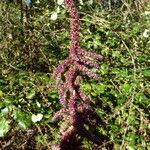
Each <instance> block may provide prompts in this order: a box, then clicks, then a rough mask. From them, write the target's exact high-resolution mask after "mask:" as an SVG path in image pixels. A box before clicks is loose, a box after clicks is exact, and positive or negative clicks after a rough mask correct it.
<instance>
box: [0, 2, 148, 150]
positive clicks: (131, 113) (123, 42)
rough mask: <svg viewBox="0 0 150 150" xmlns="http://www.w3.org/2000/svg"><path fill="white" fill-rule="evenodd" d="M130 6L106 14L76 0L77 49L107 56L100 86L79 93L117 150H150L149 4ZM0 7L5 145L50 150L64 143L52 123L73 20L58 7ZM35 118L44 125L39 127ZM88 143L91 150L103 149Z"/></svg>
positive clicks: (0, 116) (0, 117) (0, 114)
mask: <svg viewBox="0 0 150 150" xmlns="http://www.w3.org/2000/svg"><path fill="white" fill-rule="evenodd" d="M131 3H132V2H130V3H129V1H126V3H123V4H122V7H119V5H118V4H117V6H116V8H115V10H113V7H114V4H113V6H112V7H111V9H112V10H109V11H106V10H107V9H103V8H104V7H103V6H102V4H103V3H100V2H98V1H86V2H85V1H82V0H80V1H78V8H79V10H80V16H81V23H82V26H81V33H80V37H81V40H80V43H81V45H82V47H83V48H86V49H89V50H91V51H96V52H97V53H100V54H102V55H103V56H104V61H103V63H101V69H99V70H96V71H97V72H98V74H99V75H100V76H101V80H100V82H99V83H97V82H95V81H93V80H90V81H83V82H82V88H83V90H84V91H85V92H86V93H87V94H88V95H89V96H90V97H91V98H92V101H93V102H94V103H95V105H96V108H95V109H96V111H97V113H98V114H99V115H100V116H101V118H102V120H103V121H104V122H105V123H106V127H105V129H103V128H99V131H100V132H101V133H103V134H105V135H107V136H109V137H110V139H111V140H112V142H113V143H114V149H115V150H118V149H121V150H125V149H129V150H146V149H150V144H149V143H150V142H149V134H150V121H149V117H150V114H149V109H150V82H149V79H150V68H149V67H148V66H149V62H150V59H149V54H150V53H149V52H150V40H149V37H150V21H149V20H150V12H149V7H150V3H149V2H147V3H145V4H144V3H142V1H140V0H138V1H135V2H134V3H132V5H131ZM0 8H1V11H2V13H1V14H0V18H1V19H0V24H1V33H0V40H1V45H0V48H1V50H0V140H2V141H3V142H6V143H7V144H6V145H7V146H6V147H5V148H7V149H10V148H11V147H13V148H14V149H17V147H16V145H17V144H16V141H17V142H19V143H20V144H22V145H25V144H24V143H23V141H21V139H22V138H21V137H22V135H25V136H26V139H25V140H26V141H25V142H27V141H28V139H29V141H33V143H34V144H33V145H34V146H35V147H36V148H37V149H40V148H42V147H43V146H44V147H45V149H48V148H49V146H50V144H51V143H57V142H58V141H59V139H58V137H59V135H58V134H57V125H56V124H54V123H52V121H51V117H52V115H53V114H54V112H56V111H57V110H59V109H60V108H61V105H60V103H59V98H58V93H57V89H56V88H55V86H54V84H55V82H54V79H52V78H51V73H52V72H53V70H54V68H55V67H56V66H57V65H58V63H59V62H60V61H62V60H64V59H65V58H66V57H67V56H68V48H69V44H70V41H69V17H68V14H67V12H66V9H64V6H63V4H61V1H59V3H57V1H48V0H44V1H38V0H35V1H34V2H33V3H32V5H26V4H25V3H24V1H23V3H22V4H21V3H20V1H17V0H13V1H9V0H8V1H5V0H2V1H1V2H0ZM106 8H107V7H106ZM38 114H41V115H42V118H41V119H39V118H36V119H37V120H36V121H35V122H34V121H33V116H34V117H39V115H38ZM34 119H35V118H34ZM38 119H39V120H38ZM31 131H33V132H31ZM30 132H31V133H30ZM31 134H32V135H33V136H32V138H31V137H30V136H31ZM12 136H14V137H15V138H17V140H14V141H13V139H12ZM9 140H10V141H11V140H12V141H11V142H9ZM27 143H28V142H27ZM48 143H50V144H48ZM83 143H84V147H86V148H88V149H93V150H94V149H102V148H103V147H105V143H104V144H103V145H102V146H101V147H99V148H98V147H96V146H95V145H92V143H89V142H88V141H86V140H84V142H83ZM27 145H32V144H27ZM0 146H2V145H0ZM39 147H40V148H39ZM0 149H4V147H3V146H2V147H0ZM18 149H19V148H18ZM26 149H30V148H29V147H26Z"/></svg>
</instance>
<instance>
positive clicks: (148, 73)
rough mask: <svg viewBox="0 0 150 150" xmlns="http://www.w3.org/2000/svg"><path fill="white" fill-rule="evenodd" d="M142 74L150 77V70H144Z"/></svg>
mask: <svg viewBox="0 0 150 150" xmlns="http://www.w3.org/2000/svg"><path fill="white" fill-rule="evenodd" d="M142 74H143V75H144V76H146V77H150V70H144V71H142Z"/></svg>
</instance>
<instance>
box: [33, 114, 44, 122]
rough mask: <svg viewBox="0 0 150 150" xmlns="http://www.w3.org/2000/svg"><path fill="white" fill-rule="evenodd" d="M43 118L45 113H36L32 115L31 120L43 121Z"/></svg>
mask: <svg viewBox="0 0 150 150" xmlns="http://www.w3.org/2000/svg"><path fill="white" fill-rule="evenodd" d="M42 118H43V114H37V115H34V114H32V117H31V120H32V122H34V123H35V122H38V121H41V120H42Z"/></svg>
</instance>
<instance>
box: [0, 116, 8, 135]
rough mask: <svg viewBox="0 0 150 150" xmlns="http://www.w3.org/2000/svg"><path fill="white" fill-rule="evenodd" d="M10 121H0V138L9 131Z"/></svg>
mask: <svg viewBox="0 0 150 150" xmlns="http://www.w3.org/2000/svg"><path fill="white" fill-rule="evenodd" d="M9 123H10V121H8V120H6V119H5V118H1V119H0V137H3V136H4V135H5V134H6V133H7V132H8V131H9V129H10V125H9Z"/></svg>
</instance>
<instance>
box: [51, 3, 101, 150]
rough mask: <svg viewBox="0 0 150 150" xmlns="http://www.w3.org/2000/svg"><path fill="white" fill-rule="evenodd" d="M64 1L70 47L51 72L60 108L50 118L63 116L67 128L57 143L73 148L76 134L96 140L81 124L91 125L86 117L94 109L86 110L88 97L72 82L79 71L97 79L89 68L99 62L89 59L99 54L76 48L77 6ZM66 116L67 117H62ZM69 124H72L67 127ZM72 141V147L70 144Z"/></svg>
mask: <svg viewBox="0 0 150 150" xmlns="http://www.w3.org/2000/svg"><path fill="white" fill-rule="evenodd" d="M65 5H66V6H67V8H68V10H69V13H70V16H71V33H70V34H71V36H70V37H71V48H70V56H69V57H68V58H67V59H66V60H65V61H64V62H62V63H61V64H60V65H59V66H58V67H57V68H56V70H55V72H54V73H53V76H54V77H55V78H56V82H57V86H58V88H59V99H60V103H61V104H62V106H63V108H62V109H61V110H60V111H59V112H57V113H56V114H55V115H54V117H53V121H55V120H58V118H64V122H65V121H66V122H67V125H68V130H66V131H65V133H63V134H62V139H61V142H60V145H59V146H57V147H58V149H60V150H67V148H66V147H68V149H70V150H71V149H75V150H76V149H78V148H79V147H80V146H81V142H80V141H78V140H79V139H77V138H76V136H77V135H79V136H82V137H84V136H85V137H86V138H88V139H89V140H91V141H93V142H95V143H99V142H98V137H96V136H95V135H93V134H91V133H90V132H89V131H88V130H87V129H86V128H85V127H84V124H87V125H89V126H91V125H92V122H90V120H89V118H90V117H91V115H93V114H94V113H93V112H92V111H91V110H90V103H91V101H90V98H89V97H88V96H86V94H84V92H83V91H82V90H81V89H80V86H79V83H76V79H77V77H78V76H80V77H83V75H85V74H87V75H88V76H89V77H92V78H95V79H96V80H99V77H98V75H97V74H96V73H95V72H93V71H92V70H91V68H92V67H95V68H99V65H98V64H97V63H96V62H94V61H91V60H90V59H91V58H93V59H96V60H102V59H103V57H102V56H101V55H99V54H96V53H92V52H87V51H85V50H83V49H81V48H80V46H79V29H80V20H79V14H78V11H77V8H76V6H75V3H74V0H65ZM66 116H67V117H68V118H69V119H68V118H67V119H65V118H66ZM92 117H93V118H92V119H95V120H96V122H97V120H98V117H97V115H95V114H94V115H93V116H92ZM70 126H71V127H72V128H69V127H70ZM75 143H76V144H75ZM77 143H78V144H77ZM73 145H74V148H72V146H73ZM75 147H76V148H75Z"/></svg>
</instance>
